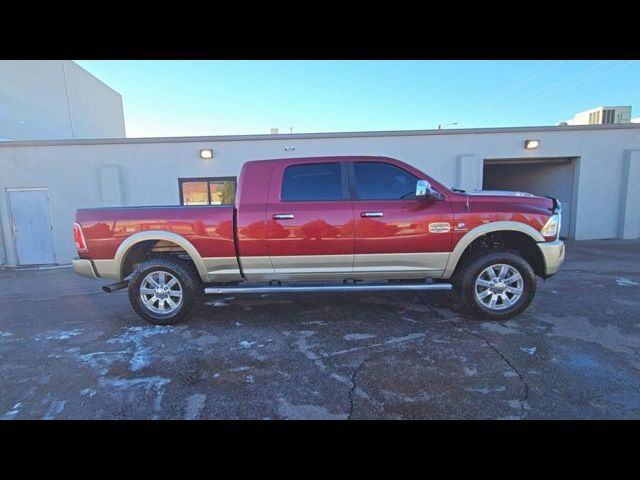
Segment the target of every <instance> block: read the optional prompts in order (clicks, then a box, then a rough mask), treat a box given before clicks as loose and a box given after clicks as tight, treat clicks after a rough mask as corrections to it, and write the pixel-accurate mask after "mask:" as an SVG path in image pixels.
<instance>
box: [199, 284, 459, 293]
mask: <svg viewBox="0 0 640 480" xmlns="http://www.w3.org/2000/svg"><path fill="white" fill-rule="evenodd" d="M452 288H453V285H451V284H450V283H406V284H398V285H396V284H392V283H373V284H371V283H370V284H368V285H366V284H365V285H358V284H345V285H290V286H281V285H280V286H264V287H207V288H205V289H204V293H206V294H207V295H226V294H229V293H234V294H238V293H291V292H299V293H309V292H391V291H401V290H402V291H407V290H409V291H413V290H451V289H452Z"/></svg>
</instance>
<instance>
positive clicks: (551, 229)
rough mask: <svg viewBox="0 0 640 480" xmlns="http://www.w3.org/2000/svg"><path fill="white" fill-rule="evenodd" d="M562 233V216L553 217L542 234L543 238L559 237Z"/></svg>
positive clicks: (545, 225)
mask: <svg viewBox="0 0 640 480" xmlns="http://www.w3.org/2000/svg"><path fill="white" fill-rule="evenodd" d="M559 232H560V214H559V213H558V214H556V215H551V216H550V217H549V220H547V223H545V224H544V227H542V230H540V233H541V234H542V236H543V237H557V236H558V234H559Z"/></svg>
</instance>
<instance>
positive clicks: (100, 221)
mask: <svg viewBox="0 0 640 480" xmlns="http://www.w3.org/2000/svg"><path fill="white" fill-rule="evenodd" d="M233 217H234V207H233V206H165V207H109V208H87V209H80V210H78V211H77V213H76V222H78V223H79V224H80V225H81V227H82V231H83V233H84V238H85V240H86V243H87V250H86V251H83V252H79V255H80V258H91V259H112V258H114V256H115V254H116V251H117V249H118V247H119V246H120V244H121V243H122V242H123V241H124V240H125V239H126V238H128V237H130V236H131V235H134V234H136V233H140V232H144V231H150V230H161V231H167V232H173V233H176V234H178V235H180V236H182V237H184V238H186V239H187V240H188V241H189V242H191V243H192V244H193V246H194V247H195V248H196V249H197V250H198V252H199V253H200V255H201V256H202V257H235V256H236V248H235V244H234V235H233V227H234V226H233Z"/></svg>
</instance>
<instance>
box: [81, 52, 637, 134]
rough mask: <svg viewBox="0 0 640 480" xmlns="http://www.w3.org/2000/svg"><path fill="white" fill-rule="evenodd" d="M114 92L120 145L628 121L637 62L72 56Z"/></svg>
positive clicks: (634, 104)
mask: <svg viewBox="0 0 640 480" xmlns="http://www.w3.org/2000/svg"><path fill="white" fill-rule="evenodd" d="M77 63H78V64H79V65H81V66H82V67H83V68H85V69H87V70H88V71H89V72H91V73H92V74H94V75H95V76H97V77H98V78H100V79H101V80H102V81H104V82H105V83H107V84H108V85H110V86H111V87H112V88H114V89H115V90H117V91H118V92H120V93H121V94H122V97H123V103H124V111H125V123H126V129H127V136H128V137H148V136H183V135H231V134H254V133H269V130H270V128H272V127H277V128H279V129H280V132H281V133H288V132H289V127H293V132H294V133H304V132H332V131H362V130H405V129H406V130H409V129H430V128H437V126H438V124H446V123H451V122H458V125H457V126H455V127H449V128H474V127H502V126H531V125H555V124H557V123H558V122H560V121H563V120H566V119H568V118H571V117H572V116H573V114H574V113H576V112H579V111H582V110H587V109H589V108H593V107H597V106H600V105H632V106H633V114H632V116H633V117H634V118H635V117H640V61H630V60H628V61H624V60H621V61H617V60H615V61H611V60H593V61H571V60H569V61H566V60H552V61H541V60H540V61H539V60H536V61H510V60H509V61H508V60H502V61H446V60H438V61H346V60H343V61H268V60H263V61H185V60H177V61H133V60H123V61H120V60H118V61H114V60H78V61H77Z"/></svg>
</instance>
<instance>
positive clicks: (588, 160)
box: [0, 124, 640, 265]
mask: <svg viewBox="0 0 640 480" xmlns="http://www.w3.org/2000/svg"><path fill="white" fill-rule="evenodd" d="M526 139H538V140H540V147H539V148H537V149H535V150H525V149H524V141H525V140H526ZM202 148H207V149H209V148H210V149H213V152H214V158H213V159H211V160H202V159H200V157H199V151H200V149H202ZM638 151H640V125H637V124H627V125H613V126H606V127H605V126H584V127H539V128H504V129H474V130H446V131H443V130H439V131H437V130H434V131H411V132H369V133H367V132H364V133H342V134H307V135H304V134H293V135H291V134H283V135H259V136H238V137H191V138H166V139H120V140H87V141H80V140H77V141H57V142H55V141H53V142H0V172H2V175H1V176H0V193H1V196H0V228H2V237H1V238H2V239H3V243H4V247H2V246H0V261H2V258H1V257H2V252H3V251H4V252H6V255H5V257H6V258H5V260H4V261H5V263H7V264H9V265H13V264H15V253H14V251H13V246H12V232H11V229H10V228H9V227H8V226H9V225H10V217H9V212H8V208H7V194H6V189H7V188H20V187H46V188H48V192H49V200H50V205H51V212H52V222H53V235H54V243H55V248H56V258H57V261H58V263H67V262H69V261H70V260H71V258H72V257H74V256H75V251H74V245H73V240H72V236H71V229H72V222H73V216H74V212H75V210H76V209H77V208H82V207H101V206H110V205H128V206H133V205H177V204H179V196H178V178H180V177H217V176H237V175H238V174H239V172H240V168H241V166H242V164H243V162H245V161H247V160H255V159H269V158H287V157H310V156H328V155H386V156H390V157H394V158H397V159H400V160H403V161H405V162H407V163H410V164H412V165H414V166H416V167H418V168H420V169H421V170H423V171H424V172H425V173H427V174H429V175H431V176H433V177H434V178H436V179H437V180H439V181H441V182H443V183H444V184H445V185H448V186H455V187H459V186H462V187H464V188H467V189H474V188H476V189H479V188H481V187H482V172H483V170H482V165H483V161H484V159H491V160H492V161H496V160H498V161H499V160H500V159H505V160H506V159H511V160H512V159H514V158H562V157H570V158H575V159H576V162H577V163H576V168H577V171H576V177H575V183H574V193H575V198H574V199H573V205H574V206H573V208H574V215H572V217H573V219H574V222H575V225H574V230H575V238H576V239H597V238H621V237H623V236H626V237H628V236H630V235H631V236H633V235H635V237H634V238H637V236H638V235H640V234H637V233H636V232H640V204H638V203H637V202H636V197H637V195H636V194H635V192H637V191H638V185H640V178H637V177H638V175H640V173H639V172H640V169H638V168H636V167H637V165H635V163H636V160H637V158H640V157H638V154H637V152H638ZM630 152H636V153H630ZM625 232H626V233H625Z"/></svg>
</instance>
